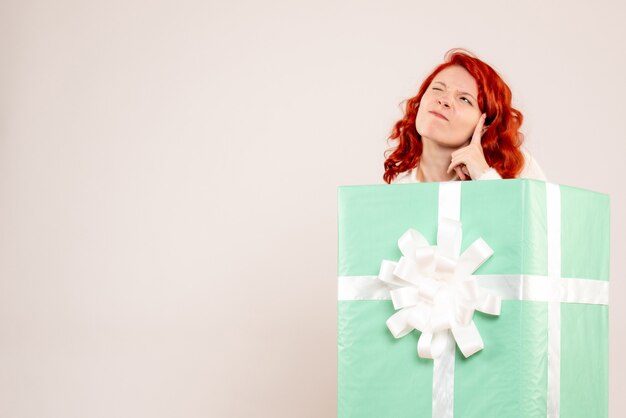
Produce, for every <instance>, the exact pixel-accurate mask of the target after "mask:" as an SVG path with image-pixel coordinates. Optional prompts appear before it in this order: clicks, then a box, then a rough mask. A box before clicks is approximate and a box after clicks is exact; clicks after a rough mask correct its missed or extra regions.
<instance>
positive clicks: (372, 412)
mask: <svg viewBox="0 0 626 418" xmlns="http://www.w3.org/2000/svg"><path fill="white" fill-rule="evenodd" d="M338 310H339V324H338V325H339V330H338V331H339V336H338V339H339V341H338V342H339V364H338V373H339V375H338V404H337V410H338V414H337V415H338V417H339V418H414V417H416V416H424V417H430V416H431V403H432V397H431V393H432V374H433V367H432V360H426V359H422V358H419V357H418V356H417V340H418V336H419V333H418V332H416V331H414V332H413V333H411V334H409V335H406V336H404V337H403V338H400V339H395V338H394V337H393V336H392V335H391V333H390V332H389V330H388V329H387V326H386V325H385V321H386V320H387V318H389V317H390V316H391V315H392V314H393V313H394V310H393V306H392V305H391V302H390V301H340V302H339V305H338Z"/></svg>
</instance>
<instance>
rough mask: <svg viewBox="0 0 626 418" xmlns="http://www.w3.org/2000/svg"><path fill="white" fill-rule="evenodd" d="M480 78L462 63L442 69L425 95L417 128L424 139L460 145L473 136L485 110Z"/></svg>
mask: <svg viewBox="0 0 626 418" xmlns="http://www.w3.org/2000/svg"><path fill="white" fill-rule="evenodd" d="M477 97H478V88H477V86H476V80H474V77H472V76H471V75H470V73H468V72H467V70H466V69H465V68H463V67H461V66H458V65H453V66H451V67H448V68H446V69H444V70H442V71H440V72H439V74H437V75H436V76H435V78H434V79H433V81H432V83H431V84H430V86H428V89H427V90H426V92H425V93H424V95H423V96H422V100H421V101H420V106H419V109H418V110H417V116H416V118H415V128H416V129H417V132H418V133H419V134H420V135H421V137H422V141H433V142H435V143H437V144H439V145H441V146H444V147H448V148H455V149H456V148H459V147H461V146H463V145H465V144H466V143H468V141H469V140H470V139H471V137H472V134H473V132H474V128H475V127H476V124H477V123H478V119H480V115H481V114H482V112H481V111H480V109H479V108H478V100H477Z"/></svg>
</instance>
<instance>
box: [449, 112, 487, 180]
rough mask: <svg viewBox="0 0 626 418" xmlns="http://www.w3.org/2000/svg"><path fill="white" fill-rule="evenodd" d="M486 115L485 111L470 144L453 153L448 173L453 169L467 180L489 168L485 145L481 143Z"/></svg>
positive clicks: (462, 178) (476, 176)
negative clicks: (484, 150)
mask: <svg viewBox="0 0 626 418" xmlns="http://www.w3.org/2000/svg"><path fill="white" fill-rule="evenodd" d="M486 117H487V115H486V114H485V113H483V114H482V115H481V116H480V119H478V123H477V124H476V128H474V134H473V135H472V139H471V140H470V143H469V145H467V146H465V147H463V148H459V149H458V150H456V151H454V152H453V153H452V154H451V156H452V162H451V163H450V166H449V167H448V173H450V172H451V171H452V170H454V171H456V173H457V175H458V176H459V178H460V179H461V180H466V179H467V178H471V179H472V180H476V179H477V178H479V177H480V176H481V175H482V174H483V173H484V172H485V171H487V170H489V164H487V160H485V154H484V153H483V147H482V145H481V137H482V135H483V126H484V124H485V118H486Z"/></svg>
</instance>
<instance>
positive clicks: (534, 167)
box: [518, 147, 547, 181]
mask: <svg viewBox="0 0 626 418" xmlns="http://www.w3.org/2000/svg"><path fill="white" fill-rule="evenodd" d="M520 151H522V154H523V155H524V168H522V171H521V172H520V174H519V176H518V178H520V179H535V180H543V181H547V178H546V175H545V174H544V172H543V170H542V169H541V166H540V165H539V163H538V162H537V160H536V159H535V158H534V157H533V156H532V154H531V153H530V151H528V150H527V149H526V148H525V147H521V148H520Z"/></svg>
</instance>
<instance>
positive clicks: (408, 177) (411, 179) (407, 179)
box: [391, 168, 420, 184]
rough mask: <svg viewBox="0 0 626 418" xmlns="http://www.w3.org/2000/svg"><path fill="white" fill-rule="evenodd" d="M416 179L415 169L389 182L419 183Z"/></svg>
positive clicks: (404, 172)
mask: <svg viewBox="0 0 626 418" xmlns="http://www.w3.org/2000/svg"><path fill="white" fill-rule="evenodd" d="M419 182H420V181H419V180H418V179H417V168H412V169H410V170H407V171H403V172H402V173H400V174H398V176H397V177H396V178H395V179H394V180H393V181H392V182H391V184H404V183H419Z"/></svg>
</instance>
